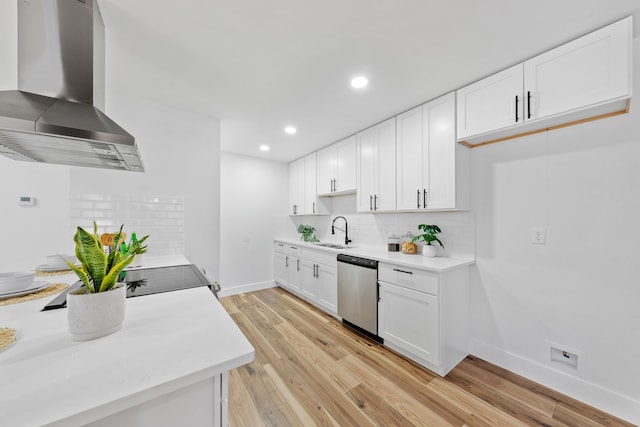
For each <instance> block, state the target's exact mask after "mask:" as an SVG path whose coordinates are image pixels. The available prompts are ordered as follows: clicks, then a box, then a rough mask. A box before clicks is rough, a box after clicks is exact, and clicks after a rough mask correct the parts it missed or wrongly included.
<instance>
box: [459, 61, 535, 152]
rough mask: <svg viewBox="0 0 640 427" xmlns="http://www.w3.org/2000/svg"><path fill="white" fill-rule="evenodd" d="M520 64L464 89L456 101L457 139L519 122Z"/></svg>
mask: <svg viewBox="0 0 640 427" xmlns="http://www.w3.org/2000/svg"><path fill="white" fill-rule="evenodd" d="M523 68H524V66H523V64H518V65H516V66H514V67H511V68H508V69H506V70H504V71H501V72H499V73H497V74H494V75H492V76H490V77H487V78H485V79H482V80H480V81H478V82H475V83H473V84H470V85H469V86H466V87H463V88H462V89H459V90H458V91H457V92H456V96H457V100H458V140H461V139H464V138H466V137H469V136H474V135H479V134H482V133H485V132H490V131H493V130H497V129H502V128H506V127H509V126H513V125H515V124H517V123H522V122H523V120H524V108H523V107H524V99H523V96H522V94H523Z"/></svg>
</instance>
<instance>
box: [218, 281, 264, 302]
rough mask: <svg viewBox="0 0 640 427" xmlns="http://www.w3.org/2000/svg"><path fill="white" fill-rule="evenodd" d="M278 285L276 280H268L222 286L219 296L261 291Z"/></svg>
mask: <svg viewBox="0 0 640 427" xmlns="http://www.w3.org/2000/svg"><path fill="white" fill-rule="evenodd" d="M275 286H276V282H274V281H273V280H268V281H266V282H258V283H248V284H246V285H240V286H234V287H232V288H225V287H222V288H221V289H220V292H218V296H219V297H220V298H222V297H228V296H230V295H238V294H244V293H247V292H253V291H259V290H261V289H268V288H273V287H275Z"/></svg>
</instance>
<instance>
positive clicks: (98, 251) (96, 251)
mask: <svg viewBox="0 0 640 427" xmlns="http://www.w3.org/2000/svg"><path fill="white" fill-rule="evenodd" d="M73 240H74V241H75V242H76V257H77V258H78V261H80V263H81V264H82V270H83V272H84V273H85V274H86V275H88V276H89V277H90V278H91V281H92V282H93V288H94V291H96V290H97V289H100V287H101V284H102V280H103V278H104V276H105V274H106V265H107V255H106V254H105V253H104V250H103V249H102V245H101V244H100V240H99V239H98V238H97V237H96V236H95V235H91V234H89V233H87V231H86V230H84V229H83V228H82V227H78V228H77V229H76V234H75V236H74V237H73ZM74 271H75V270H74ZM76 274H78V273H76ZM78 277H80V279H81V280H82V276H80V275H79V276H78ZM87 288H88V289H90V287H89V286H87Z"/></svg>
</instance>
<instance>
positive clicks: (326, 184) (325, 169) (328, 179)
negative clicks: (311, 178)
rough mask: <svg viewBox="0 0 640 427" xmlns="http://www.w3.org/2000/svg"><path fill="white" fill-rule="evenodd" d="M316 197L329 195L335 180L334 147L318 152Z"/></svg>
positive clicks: (335, 159) (335, 158) (335, 155)
mask: <svg viewBox="0 0 640 427" xmlns="http://www.w3.org/2000/svg"><path fill="white" fill-rule="evenodd" d="M317 155H318V182H317V187H318V195H320V196H322V195H327V194H331V192H332V190H333V180H334V179H335V178H336V167H337V162H338V160H337V149H336V146H335V145H331V146H329V147H327V148H323V149H322V150H320V151H318V154H317Z"/></svg>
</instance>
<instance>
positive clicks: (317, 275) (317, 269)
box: [316, 264, 320, 278]
mask: <svg viewBox="0 0 640 427" xmlns="http://www.w3.org/2000/svg"><path fill="white" fill-rule="evenodd" d="M318 277H320V266H319V265H318V264H316V278H318Z"/></svg>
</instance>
